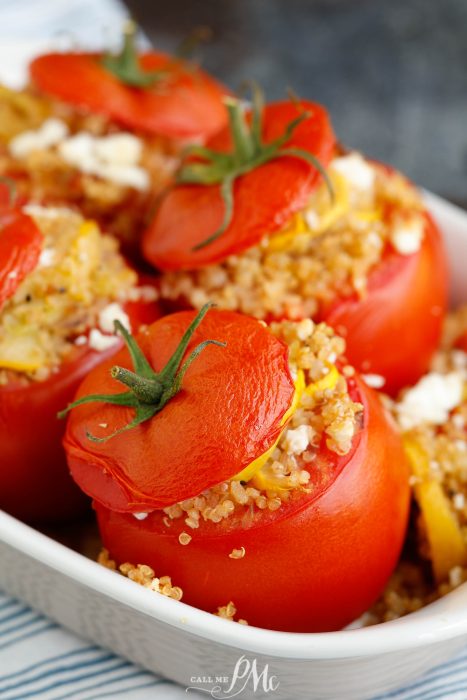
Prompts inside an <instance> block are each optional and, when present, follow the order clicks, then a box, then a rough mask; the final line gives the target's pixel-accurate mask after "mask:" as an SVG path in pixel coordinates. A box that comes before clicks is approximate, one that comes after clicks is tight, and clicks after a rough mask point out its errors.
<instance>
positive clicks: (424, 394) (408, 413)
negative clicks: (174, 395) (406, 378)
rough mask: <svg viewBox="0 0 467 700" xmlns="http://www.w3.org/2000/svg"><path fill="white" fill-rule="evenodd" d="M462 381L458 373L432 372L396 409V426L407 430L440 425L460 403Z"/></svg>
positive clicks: (408, 392) (410, 390) (411, 390)
mask: <svg viewBox="0 0 467 700" xmlns="http://www.w3.org/2000/svg"><path fill="white" fill-rule="evenodd" d="M463 388H464V378H463V375H462V373H461V372H450V373H448V374H439V373H437V372H431V373H430V374H427V375H426V376H425V377H423V378H422V379H421V380H420V381H419V382H418V384H416V385H415V386H414V387H413V389H409V391H407V392H406V394H405V395H404V397H403V398H402V400H401V401H400V402H399V403H398V404H397V406H396V412H397V416H398V420H399V424H400V426H401V428H402V429H403V430H410V429H411V428H414V427H415V426H417V425H421V424H422V423H425V422H426V423H431V424H432V425H442V424H443V423H445V422H446V421H447V419H448V417H449V412H450V411H452V409H453V408H455V407H456V406H459V404H460V403H461V401H462V395H463Z"/></svg>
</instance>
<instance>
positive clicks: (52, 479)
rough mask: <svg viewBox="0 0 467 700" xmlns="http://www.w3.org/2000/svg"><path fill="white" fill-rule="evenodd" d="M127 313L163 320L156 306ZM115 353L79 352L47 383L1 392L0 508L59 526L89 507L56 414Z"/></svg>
mask: <svg viewBox="0 0 467 700" xmlns="http://www.w3.org/2000/svg"><path fill="white" fill-rule="evenodd" d="M125 310H126V311H127V313H128V314H129V316H130V318H131V321H132V323H133V324H134V325H135V326H139V325H140V324H141V323H146V322H150V321H153V320H154V319H155V318H157V316H158V315H159V310H158V307H157V306H156V305H155V304H153V303H151V304H148V303H146V304H143V303H142V302H131V303H129V304H127V305H125ZM118 347H119V346H117V349H118ZM115 352H116V348H111V349H110V350H108V351H106V352H96V351H93V350H90V349H88V348H80V349H76V350H75V351H74V355H73V357H72V358H70V359H69V360H67V361H66V362H64V363H63V365H62V366H61V367H60V369H59V371H58V372H57V373H54V374H52V375H51V376H50V377H49V378H48V379H47V380H45V381H42V382H31V383H30V384H29V385H26V386H23V385H19V384H13V383H10V384H7V385H5V386H2V387H0V508H2V509H3V510H5V511H7V512H8V513H10V514H11V515H14V516H15V517H17V518H20V519H21V520H26V521H31V522H58V521H61V520H69V519H72V518H74V517H76V516H78V515H80V514H81V513H82V512H83V511H84V510H85V509H87V508H88V507H89V499H87V498H86V497H85V496H84V494H83V493H82V492H81V491H80V490H79V489H78V487H77V486H76V485H75V484H74V482H73V481H72V479H71V477H70V474H69V470H68V468H67V464H66V458H65V453H64V451H63V447H62V438H63V434H64V432H65V425H66V423H65V421H64V420H59V419H58V418H57V413H58V411H61V410H63V409H64V408H65V407H66V406H67V404H68V403H69V402H70V401H71V400H72V399H73V396H74V394H75V393H76V390H77V388H78V386H79V384H80V383H81V381H82V380H83V379H84V377H86V376H87V374H88V373H89V372H90V371H91V370H92V369H93V368H94V367H96V366H97V365H98V364H100V363H101V362H103V361H104V360H105V359H106V358H108V357H110V356H111V355H113V354H114V353H115Z"/></svg>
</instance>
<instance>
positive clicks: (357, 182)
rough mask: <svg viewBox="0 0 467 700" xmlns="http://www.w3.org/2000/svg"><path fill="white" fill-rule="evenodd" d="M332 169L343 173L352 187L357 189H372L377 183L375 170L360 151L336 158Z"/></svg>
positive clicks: (340, 173) (332, 163)
mask: <svg viewBox="0 0 467 700" xmlns="http://www.w3.org/2000/svg"><path fill="white" fill-rule="evenodd" d="M331 168H332V170H336V171H337V172H338V173H339V175H342V177H343V178H345V179H346V180H347V181H348V182H349V183H350V185H351V186H352V187H354V188H355V189H357V190H364V191H368V190H372V189H373V187H374V184H375V171H374V169H373V168H372V167H371V165H369V164H368V163H367V162H366V160H365V159H364V158H363V157H362V156H361V155H360V153H356V152H354V153H349V155H347V156H341V157H339V158H334V160H333V161H332V162H331Z"/></svg>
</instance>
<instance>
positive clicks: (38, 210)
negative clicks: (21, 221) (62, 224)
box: [23, 204, 71, 219]
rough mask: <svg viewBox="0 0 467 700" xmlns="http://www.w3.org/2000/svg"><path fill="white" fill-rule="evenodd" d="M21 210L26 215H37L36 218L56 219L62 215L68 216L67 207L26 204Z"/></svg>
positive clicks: (68, 210)
mask: <svg viewBox="0 0 467 700" xmlns="http://www.w3.org/2000/svg"><path fill="white" fill-rule="evenodd" d="M23 211H24V213H25V214H27V215H28V216H33V217H37V218H38V219H39V218H41V219H58V218H61V217H62V216H67V215H68V216H69V215H70V211H71V210H70V209H68V208H67V207H44V206H42V204H26V205H25V206H24V207H23Z"/></svg>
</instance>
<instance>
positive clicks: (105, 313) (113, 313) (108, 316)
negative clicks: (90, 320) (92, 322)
mask: <svg viewBox="0 0 467 700" xmlns="http://www.w3.org/2000/svg"><path fill="white" fill-rule="evenodd" d="M114 321H120V323H121V324H122V326H123V327H124V328H126V330H127V331H130V332H131V324H130V319H129V318H128V314H127V313H126V311H125V310H124V309H123V308H122V307H121V306H120V304H117V302H112V304H109V305H108V306H106V307H105V308H104V309H102V311H101V312H100V313H99V318H98V323H99V328H100V329H101V331H103V332H104V333H112V334H114V333H115V326H114Z"/></svg>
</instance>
